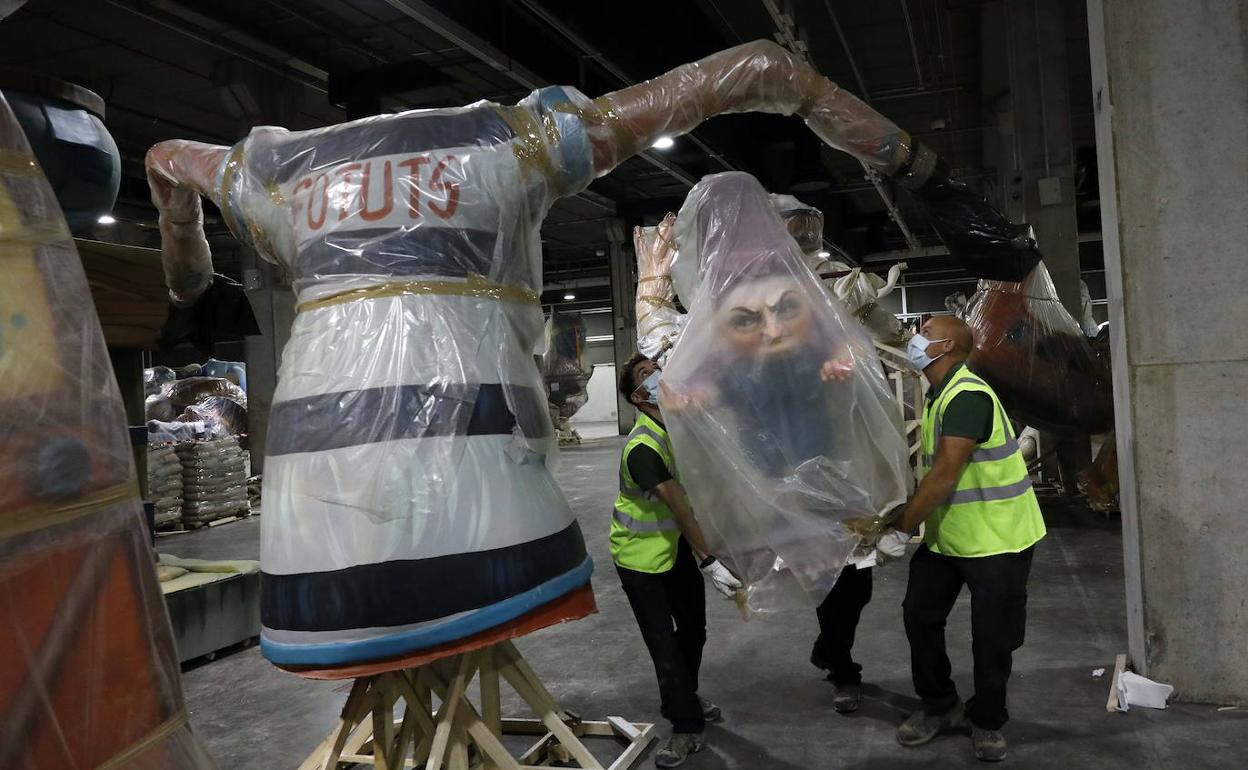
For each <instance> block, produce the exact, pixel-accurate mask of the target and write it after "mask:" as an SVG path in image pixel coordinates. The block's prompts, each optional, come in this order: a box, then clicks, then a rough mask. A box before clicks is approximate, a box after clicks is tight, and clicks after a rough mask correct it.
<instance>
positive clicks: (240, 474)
mask: <svg viewBox="0 0 1248 770" xmlns="http://www.w3.org/2000/svg"><path fill="white" fill-rule="evenodd" d="M176 452H177V454H178V458H179V459H180V460H181V462H182V523H183V525H185V526H187V527H195V526H203V525H204V524H207V523H208V522H210V521H214V520H216V519H220V518H224V517H228V516H238V515H244V514H247V513H248V512H249V511H250V506H249V504H248V502H247V467H246V459H245V458H244V455H243V450H242V449H241V448H240V447H239V445H238V439H236V438H234V437H233V436H227V437H225V438H219V439H211V440H206V441H183V442H179V443H178V444H177V445H176Z"/></svg>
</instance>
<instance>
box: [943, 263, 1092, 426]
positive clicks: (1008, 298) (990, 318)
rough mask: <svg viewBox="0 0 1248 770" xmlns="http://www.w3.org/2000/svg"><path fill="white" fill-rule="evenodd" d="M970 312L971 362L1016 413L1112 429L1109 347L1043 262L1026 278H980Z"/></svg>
mask: <svg viewBox="0 0 1248 770" xmlns="http://www.w3.org/2000/svg"><path fill="white" fill-rule="evenodd" d="M964 317H965V320H966V322H967V324H968V325H969V326H970V327H971V330H972V331H973V332H974V333H975V350H974V352H973V353H972V354H971V358H970V365H971V367H972V368H973V369H975V371H976V372H978V373H979V375H980V376H981V377H984V378H985V379H987V380H988V382H989V383H990V384H991V385H992V387H993V390H995V391H996V392H997V395H998V396H999V397H1000V398H1001V401H1002V403H1003V404H1004V406H1005V408H1006V409H1007V410H1008V411H1009V413H1010V416H1011V417H1013V418H1014V419H1016V420H1020V421H1022V422H1024V423H1026V424H1027V425H1035V426H1039V427H1044V428H1049V429H1053V430H1059V431H1061V430H1071V429H1077V430H1080V431H1083V432H1087V433H1101V432H1104V431H1106V430H1110V429H1111V428H1112V427H1113V423H1114V403H1113V387H1112V382H1111V372H1110V359H1109V346H1108V345H1107V344H1102V343H1097V342H1095V341H1093V340H1089V339H1088V338H1087V337H1086V336H1085V335H1084V333H1083V331H1082V330H1081V329H1080V328H1079V324H1078V322H1076V321H1075V319H1074V318H1073V317H1072V316H1071V315H1070V313H1069V312H1068V311H1067V310H1066V308H1065V307H1064V306H1063V305H1062V303H1061V301H1060V300H1059V299H1058V298H1057V290H1056V289H1055V288H1054V286H1053V279H1052V278H1050V277H1049V271H1048V269H1047V268H1045V266H1044V263H1043V262H1041V263H1039V264H1037V265H1036V266H1035V268H1033V269H1032V271H1031V273H1030V274H1029V275H1028V276H1027V278H1026V280H1024V281H1022V282H1018V283H1014V282H1006V281H987V280H985V281H980V282H979V288H978V289H977V290H976V292H975V294H974V295H972V296H971V298H970V301H969V302H968V304H967V307H966V314H965V316H964Z"/></svg>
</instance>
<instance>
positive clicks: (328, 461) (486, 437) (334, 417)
mask: <svg viewBox="0 0 1248 770" xmlns="http://www.w3.org/2000/svg"><path fill="white" fill-rule="evenodd" d="M745 111H767V112H773V113H781V114H794V113H797V114H800V115H801V116H802V117H803V118H805V120H806V123H807V125H808V126H810V128H811V129H812V130H813V131H815V132H816V133H817V134H818V135H819V136H820V137H822V138H823V139H824V140H825V141H826V142H828V143H829V144H830V145H832V146H833V147H836V148H840V149H842V150H845V151H847V152H849V153H851V154H853V155H854V156H855V157H857V158H859V159H861V160H863V161H864V162H866V163H870V164H872V165H874V166H875V167H877V168H879V169H881V170H882V171H885V172H887V171H888V170H890V169H896V168H898V167H899V165H900V163H901V162H902V160H903V159H904V158H905V157H906V156H907V153H908V140H907V137H906V136H905V134H903V133H902V132H901V131H900V130H899V129H898V128H897V127H896V126H895V125H893V124H892V123H890V122H889V121H887V120H885V119H884V118H882V117H880V116H879V115H878V114H876V113H875V112H874V111H872V110H871V109H870V108H869V107H867V106H866V105H865V104H863V103H862V102H861V101H860V100H858V99H857V98H855V97H854V96H852V95H850V94H848V93H846V92H844V91H842V90H840V89H839V88H838V87H837V86H836V85H835V84H834V83H832V82H831V81H829V80H828V79H827V78H824V77H822V76H821V75H819V74H818V73H817V72H815V71H814V70H813V69H811V68H810V66H809V65H807V64H805V63H804V62H802V61H801V60H799V59H797V58H795V57H794V56H792V55H791V54H789V53H788V52H787V51H785V50H784V49H782V48H780V47H779V46H777V45H775V44H774V43H769V42H757V43H750V44H746V45H743V46H739V47H737V48H734V49H730V50H727V51H723V52H721V53H718V54H715V55H713V56H710V57H708V58H706V59H703V60H702V61H699V62H696V63H693V64H687V65H683V66H681V67H679V68H677V69H675V70H673V71H671V72H669V73H667V74H665V75H662V76H660V77H658V78H655V79H654V80H650V81H647V82H645V83H640V84H638V85H634V86H630V87H628V88H626V89H623V90H621V91H618V92H615V93H611V94H608V95H606V96H602V97H599V98H598V99H595V100H592V101H591V100H590V99H588V98H586V97H585V96H583V95H581V94H580V93H579V92H577V91H576V90H574V89H571V88H559V87H549V88H542V89H540V90H538V91H536V92H534V93H533V94H531V95H530V96H529V97H527V98H526V99H524V100H523V101H522V102H521V103H520V104H518V105H515V106H503V105H498V104H493V103H488V102H478V103H476V104H472V105H469V106H466V107H459V108H453V109H434V110H418V111H412V112H405V113H400V114H396V115H383V116H378V117H375V118H368V119H364V120H357V121H354V122H350V123H345V124H342V125H337V126H330V127H328V128H323V129H317V130H313V131H303V132H289V131H286V130H283V129H280V128H269V127H265V128H256V129H253V130H252V131H251V133H250V134H249V135H248V136H247V137H246V138H245V139H244V140H242V141H241V142H239V143H238V144H236V145H235V146H234V147H232V148H226V147H213V146H208V145H202V144H197V143H193V142H184V141H173V142H164V143H161V144H159V145H157V146H155V147H153V148H152V150H151V151H149V153H148V158H147V166H148V179H149V182H150V184H151V187H152V195H153V200H154V202H155V203H156V205H157V206H158V208H159V209H160V212H161V213H160V228H161V236H162V252H163V254H162V260H163V262H164V267H165V274H166V280H167V282H168V284H169V287H170V292H171V294H172V297H173V299H174V300H175V303H189V302H194V301H195V297H196V296H197V295H198V294H199V293H201V292H204V291H205V290H206V289H207V288H208V287H209V286H210V284H211V283H212V265H211V258H210V254H209V250H208V244H207V241H206V240H205V238H204V235H203V227H202V219H203V217H202V210H201V203H200V200H199V196H200V195H204V196H207V197H209V198H211V199H212V200H213V201H214V202H215V203H216V204H217V206H218V207H219V208H220V209H221V210H222V212H223V214H224V218H225V220H226V222H227V224H228V225H229V227H230V229H231V231H232V232H233V233H234V234H235V236H236V237H238V238H239V239H241V240H243V241H244V242H246V243H247V244H249V245H251V246H254V247H255V248H256V249H257V251H258V252H259V253H260V254H261V255H262V256H265V257H266V258H268V259H270V260H273V261H275V262H277V263H279V264H281V265H282V266H284V267H285V268H286V270H287V272H288V273H289V274H290V275H291V276H292V278H293V287H294V290H295V293H296V295H297V299H298V305H297V309H298V315H297V317H296V319H295V322H294V327H293V330H292V335H291V338H290V341H289V342H288V343H287V346H286V349H285V351H284V353H283V356H282V366H281V370H280V371H279V376H278V386H277V391H276V393H275V394H274V398H273V404H272V410H271V412H270V416H269V420H270V422H269V428H268V444H267V446H266V447H265V452H266V462H265V474H264V493H263V494H264V500H265V511H264V517H263V520H262V535H261V561H262V564H263V570H264V575H265V579H264V581H263V582H262V584H261V586H262V588H261V590H262V599H261V621H262V650H263V652H264V653H265V655H266V656H267V657H268V658H269V659H270V660H271V661H273V662H275V663H277V664H279V665H282V666H285V667H288V668H298V669H307V668H309V667H311V668H315V669H321V670H322V673H320V674H312V673H309V674H308V675H340V676H346V675H352V676H358V675H359V672H360V671H361V670H362V669H361V668H360V666H361V665H363V664H365V663H370V664H375V665H374V667H373V668H372V669H371V670H373V671H380V670H388V669H391V668H395V667H399V666H404V665H414V663H413V662H412V658H413V657H419V656H422V655H423V656H426V657H427V656H428V655H441V654H450V653H451V652H458V651H462V650H466V649H472V648H474V647H478V646H481V645H484V644H489V643H492V642H494V641H498V640H499V639H502V638H506V637H508V636H515V635H517V634H520V633H525V632H527V630H532V629H533V628H538V627H541V626H543V625H549V624H550V623H552V622H557V621H559V620H562V619H567V618H575V617H580V616H583V615H585V614H587V613H588V612H590V611H592V595H591V594H589V576H590V571H591V562H590V560H589V558H588V556H587V555H586V552H585V546H584V543H583V542H582V539H581V534H580V530H579V528H578V526H577V524H576V520H575V518H574V517H573V515H572V512H571V510H570V509H569V508H568V505H567V503H566V502H565V501H564V499H563V497H562V495H561V494H560V492H559V490H558V488H557V486H556V485H555V483H554V480H553V478H552V476H551V474H550V473H549V471H548V469H547V467H546V464H545V462H544V459H545V458H546V457H547V456H548V455H549V454H550V452H551V450H552V448H553V432H552V430H551V425H550V420H549V417H548V415H547V411H546V407H545V399H544V398H543V396H542V394H543V389H542V383H541V378H540V376H539V373H538V371H537V369H536V367H535V366H534V360H533V354H534V352H535V350H536V349H537V347H538V342H539V339H540V334H541V331H542V316H541V309H540V307H539V305H538V304H537V296H538V292H539V291H540V290H541V287H542V281H541V245H540V227H541V222H542V219H543V218H544V217H545V215H546V213H547V211H548V210H549V208H550V206H551V203H552V202H553V201H554V199H555V198H556V197H557V196H561V195H572V194H575V193H577V192H579V191H580V190H583V189H584V188H585V187H586V186H587V185H588V184H589V182H590V181H591V180H592V179H593V178H594V176H595V175H596V174H605V173H607V172H609V171H610V170H611V169H613V168H614V167H615V166H617V165H618V164H619V163H620V162H622V161H623V160H625V159H627V158H629V157H631V156H632V155H634V154H636V153H637V152H639V151H640V150H642V149H644V148H647V147H649V146H650V145H651V144H652V143H653V142H654V140H655V139H657V138H658V137H660V136H664V135H669V136H670V135H676V134H681V133H684V132H687V131H689V130H691V129H692V128H694V127H695V126H697V125H698V124H699V123H701V122H702V121H703V120H705V119H707V118H709V117H711V116H713V115H716V114H719V113H724V112H745ZM446 585H453V586H455V589H456V590H454V591H444V590H430V589H431V588H432V587H435V586H446ZM353 666H354V667H355V669H354V670H353V671H351V672H350V673H347V671H348V669H351V668H352V667H353ZM327 668H333V669H334V670H335V671H336V672H337V673H336V674H334V673H326V672H324V671H323V670H324V669H327Z"/></svg>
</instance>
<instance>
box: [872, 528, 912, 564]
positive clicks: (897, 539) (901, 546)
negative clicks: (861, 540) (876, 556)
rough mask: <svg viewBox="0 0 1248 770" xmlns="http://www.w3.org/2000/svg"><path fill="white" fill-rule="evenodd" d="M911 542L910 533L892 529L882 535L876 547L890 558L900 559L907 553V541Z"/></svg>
mask: <svg viewBox="0 0 1248 770" xmlns="http://www.w3.org/2000/svg"><path fill="white" fill-rule="evenodd" d="M909 542H910V535H909V533H906V532H901V531H900V530H896V529H890V530H889V531H887V532H885V533H884V534H883V535H881V536H880V540H879V542H877V543H876V544H875V549H876V550H877V551H879V552H880V554H882V555H883V556H887V557H888V558H890V559H899V558H901V557H902V556H905V555H906V543H909Z"/></svg>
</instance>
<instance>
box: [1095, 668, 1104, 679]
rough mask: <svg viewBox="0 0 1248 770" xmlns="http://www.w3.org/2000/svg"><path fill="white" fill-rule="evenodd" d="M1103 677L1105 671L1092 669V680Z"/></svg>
mask: <svg viewBox="0 0 1248 770" xmlns="http://www.w3.org/2000/svg"><path fill="white" fill-rule="evenodd" d="M1104 675H1105V669H1103V668H1094V669H1092V676H1093V678H1095V679H1100V678H1101V677H1102V676H1104Z"/></svg>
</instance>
